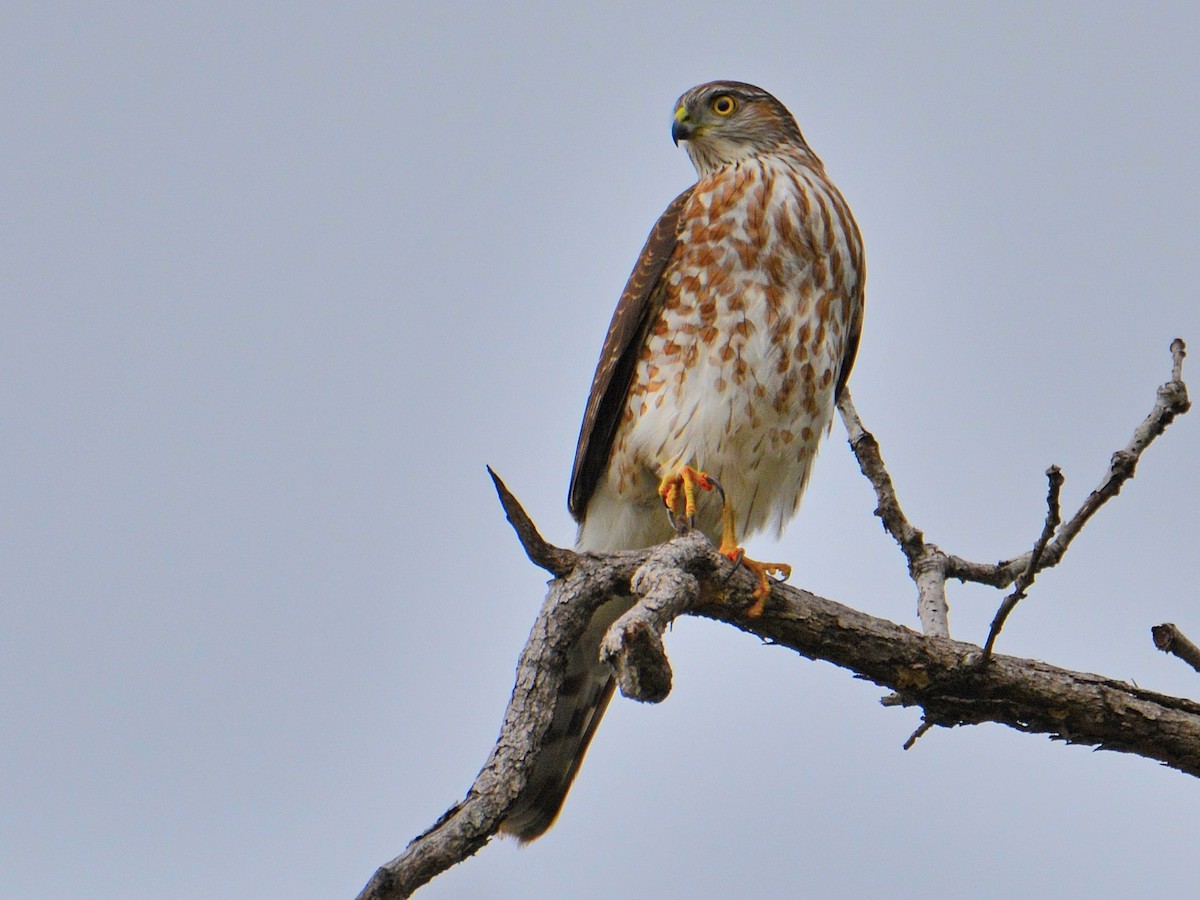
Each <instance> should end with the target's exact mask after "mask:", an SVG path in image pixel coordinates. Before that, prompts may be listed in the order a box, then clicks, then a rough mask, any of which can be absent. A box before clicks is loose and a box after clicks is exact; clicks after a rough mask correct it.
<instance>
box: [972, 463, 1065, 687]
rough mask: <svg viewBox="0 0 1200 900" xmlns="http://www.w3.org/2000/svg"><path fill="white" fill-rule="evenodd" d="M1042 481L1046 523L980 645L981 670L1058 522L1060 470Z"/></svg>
mask: <svg viewBox="0 0 1200 900" xmlns="http://www.w3.org/2000/svg"><path fill="white" fill-rule="evenodd" d="M1046 479H1047V480H1048V481H1049V482H1050V488H1049V492H1048V493H1047V495H1046V522H1045V524H1044V525H1043V526H1042V533H1041V534H1040V535H1038V539H1037V541H1036V542H1035V543H1034V545H1033V550H1031V551H1030V552H1029V564H1028V565H1027V566H1025V571H1024V572H1022V573H1021V574H1020V575H1018V576H1017V584H1016V587H1014V588H1013V592H1012V593H1011V594H1009V595H1008V596H1007V597H1005V598H1004V602H1003V603H1001V604H1000V608H999V609H998V610H996V617H995V618H994V619H992V627H991V629H990V630H989V631H988V636H987V641H986V642H985V643H984V645H983V656H982V657H980V660H979V664H980V665H981V666H986V665H987V663H988V660H989V659H991V658H992V648H993V647H995V646H996V638H997V637H999V635H1000V629H1002V628H1003V627H1004V623H1005V622H1006V621H1008V614H1009V613H1011V612H1012V611H1013V610H1014V609H1016V607H1017V603H1018V602H1019V601H1021V600H1023V599H1025V591H1026V590H1028V589H1029V586H1030V585H1031V584H1033V580H1034V579H1035V578H1037V573H1038V563H1040V562H1041V560H1042V553H1044V552H1045V550H1046V545H1047V544H1048V543H1050V538H1052V537H1053V536H1054V532H1055V530H1056V529H1057V528H1058V526H1059V524H1060V523H1061V522H1062V512H1061V511H1060V508H1059V496H1060V495H1061V494H1062V486H1063V473H1062V469H1060V468H1059V467H1058V466H1051V467H1050V468H1049V469H1047V470H1046Z"/></svg>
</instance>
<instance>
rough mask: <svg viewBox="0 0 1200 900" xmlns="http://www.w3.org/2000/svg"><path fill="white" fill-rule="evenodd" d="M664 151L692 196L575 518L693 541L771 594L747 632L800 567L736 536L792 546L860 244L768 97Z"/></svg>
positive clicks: (569, 709)
mask: <svg viewBox="0 0 1200 900" xmlns="http://www.w3.org/2000/svg"><path fill="white" fill-rule="evenodd" d="M671 136H672V138H673V139H674V140H675V143H676V144H677V145H678V144H679V142H680V141H682V142H684V144H685V147H686V149H687V153H688V156H689V157H691V160H692V164H693V165H694V166H695V168H696V175H697V181H696V183H695V184H694V185H693V186H692V187H690V188H688V189H687V190H686V191H684V192H683V193H682V194H680V195H679V196H678V197H676V198H675V200H674V201H672V202H671V204H670V205H669V206H668V207H667V209H666V212H664V213H663V214H662V217H661V218H659V220H658V222H657V223H656V224H655V226H654V228H653V229H652V230H651V232H650V237H649V238H648V239H647V240H646V245H645V246H644V247H643V248H642V253H641V256H640V257H639V258H638V261H637V264H636V265H635V266H634V269H633V273H632V274H631V275H630V276H629V281H628V283H627V284H626V286H625V290H624V292H623V293H622V294H621V299H620V302H619V303H618V304H617V309H616V312H615V313H614V314H613V318H612V324H611V325H610V326H609V329H608V336H607V337H606V338H605V340H604V348H603V349H602V350H601V353H600V362H599V364H598V365H597V367H596V374H595V377H594V379H593V381H592V390H591V396H590V397H589V398H588V402H587V408H586V411H585V412H584V417H583V426H582V428H581V430H580V434H579V444H578V446H577V448H576V452H575V467H574V471H573V472H572V475H571V488H570V495H569V506H570V510H571V513H572V515H573V516H574V517H575V519H576V520H577V521H578V523H579V537H578V543H577V547H578V549H580V550H592V551H612V550H630V549H637V548H641V547H648V546H651V545H653V544H657V543H661V542H662V541H665V540H668V539H669V538H670V537H671V536H672V535H673V533H674V526H675V525H676V524H680V520H681V519H683V520H686V521H687V522H688V524H694V525H695V527H698V528H700V529H702V530H703V531H704V532H706V533H707V534H708V535H709V537H710V538H712V539H714V540H720V549H721V551H722V552H723V553H726V554H727V555H729V556H730V557H732V558H734V559H735V560H736V561H738V562H742V563H743V564H745V565H747V566H748V567H749V568H751V569H752V570H753V571H755V572H756V573H757V574H758V576H759V578H760V584H759V590H758V591H757V592H756V593H757V596H758V600H757V602H756V603H755V606H754V607H752V608H751V610H750V611H749V613H750V614H751V615H753V614H756V613H761V611H762V604H763V601H764V600H765V599H766V595H767V593H768V590H769V581H768V579H767V573H768V572H783V573H784V574H785V576H786V573H787V571H788V567H786V566H783V565H779V564H771V563H754V562H752V561H750V560H744V559H743V555H742V552H741V550H740V548H739V546H738V541H739V536H740V537H741V538H744V537H746V536H748V535H751V534H754V533H755V532H758V531H762V530H764V529H773V530H774V531H775V532H776V533H779V532H782V530H783V527H784V525H785V524H786V523H787V521H788V520H789V519H791V517H792V516H793V515H794V514H795V512H796V509H797V507H798V506H799V503H800V497H801V495H802V494H803V493H804V488H805V484H806V483H807V481H808V476H809V473H810V471H811V470H812V464H813V459H814V457H815V455H816V452H817V446H818V443H819V441H820V439H821V437H822V436H823V434H824V433H825V432H826V431H828V429H829V427H830V424H831V421H832V417H833V409H834V405H835V403H836V400H837V396H838V394H839V392H840V391H841V389H842V387H843V386H844V385H845V383H846V379H847V377H848V376H849V374H850V368H851V366H852V365H853V363H854V356H855V352H856V350H857V348H858V338H859V333H860V330H861V325H862V313H863V283H864V278H865V270H864V265H863V246H862V237H861V235H860V234H859V231H858V226H857V224H856V223H855V221H854V217H853V216H852V215H851V213H850V208H849V207H848V206H847V205H846V201H845V200H844V199H843V198H842V195H841V194H840V193H839V192H838V189H837V188H836V187H834V186H833V184H832V182H830V181H829V179H828V178H827V177H826V175H825V167H824V165H823V164H822V163H821V160H820V159H818V158H817V156H816V155H815V154H814V153H813V152H812V150H810V149H809V147H808V144H807V143H806V142H805V140H804V137H803V136H802V135H801V133H800V129H799V127H798V126H797V125H796V120H795V119H794V118H793V117H792V115H791V114H790V113H789V112H788V111H787V109H786V108H785V107H784V106H783V104H782V103H780V102H779V101H778V100H776V99H775V98H774V97H773V96H771V95H770V94H768V93H767V92H766V91H764V90H762V89H761V88H757V87H754V86H753V85H749V84H743V83H741V82H736V81H715V82H711V83H709V84H703V85H700V86H699V87H695V88H692V89H691V90H690V91H688V92H687V93H685V94H684V95H683V96H682V97H680V98H679V100H678V102H677V103H676V105H675V114H674V120H673V123H672V126H671ZM716 486H719V487H720V489H721V490H719V491H712V490H710V489H711V488H713V487H716ZM697 489H699V490H697ZM664 503H665V504H666V506H667V512H668V513H669V515H668V514H664V510H663V505H664ZM629 605H630V601H629V599H628V598H614V599H613V600H610V601H608V603H606V604H605V605H603V606H602V607H601V608H600V609H599V610H598V611H597V612H596V614H595V616H594V617H593V618H592V621H591V623H590V625H589V627H588V629H587V633H586V634H585V635H584V637H583V638H582V639H581V640H580V641H579V643H578V644H577V645H575V647H574V648H573V649H572V651H571V652H570V654H569V657H568V661H567V668H566V675H565V678H564V683H563V690H562V693H561V696H560V697H559V698H558V701H557V704H556V707H555V709H554V712H553V716H552V720H551V724H550V730H549V733H548V734H547V736H546V740H545V743H544V745H543V748H542V751H541V753H540V755H539V756H538V758H537V759H536V760H535V761H534V762H533V765H532V768H531V771H530V775H529V778H528V781H527V782H526V785H525V788H524V789H523V790H522V792H521V794H520V795H519V796H518V798H517V800H516V802H515V804H514V807H513V809H512V811H511V812H510V813H509V815H508V817H507V819H506V820H505V822H504V823H503V825H502V826H501V828H502V830H503V831H504V832H507V833H508V834H511V835H514V836H515V837H517V838H518V839H519V840H521V841H522V842H525V841H531V840H533V839H534V838H536V837H538V836H540V835H541V834H542V833H544V832H545V831H546V829H548V828H549V827H550V826H551V824H553V822H554V819H555V818H556V817H557V815H558V812H559V810H560V809H561V807H562V804H563V801H564V799H565V798H566V794H567V791H568V789H569V788H570V786H571V782H572V780H573V779H574V777H575V774H576V772H577V771H578V770H579V766H580V764H581V763H582V761H583V756H584V753H585V752H586V751H587V747H588V744H589V742H590V741H591V739H592V735H593V734H594V733H595V730H596V727H597V725H598V724H599V722H600V718H601V716H602V715H603V714H604V710H605V708H606V707H607V706H608V702H609V700H610V699H611V697H612V694H613V686H614V681H613V676H612V673H611V671H610V670H609V668H608V667H607V666H606V665H605V664H604V663H602V662H600V660H599V656H598V648H599V644H600V640H601V638H602V637H603V635H604V633H605V631H606V630H607V629H608V627H609V626H610V625H611V624H612V623H613V622H614V621H615V620H616V618H617V617H618V616H620V615H621V614H622V613H623V612H625V611H626V609H628V608H629Z"/></svg>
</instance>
